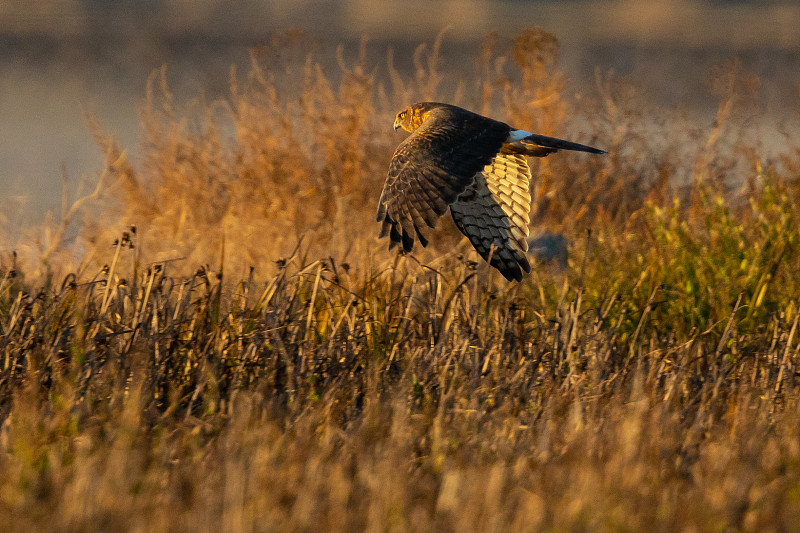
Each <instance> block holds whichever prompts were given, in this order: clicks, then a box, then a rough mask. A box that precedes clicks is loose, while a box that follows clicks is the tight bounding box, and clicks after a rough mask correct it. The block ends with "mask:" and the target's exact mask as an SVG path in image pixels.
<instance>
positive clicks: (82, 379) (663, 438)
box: [0, 30, 800, 531]
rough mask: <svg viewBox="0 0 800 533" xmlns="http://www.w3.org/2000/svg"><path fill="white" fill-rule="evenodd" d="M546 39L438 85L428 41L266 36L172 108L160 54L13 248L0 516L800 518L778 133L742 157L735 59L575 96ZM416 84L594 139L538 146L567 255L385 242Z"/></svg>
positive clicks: (526, 41)
mask: <svg viewBox="0 0 800 533" xmlns="http://www.w3.org/2000/svg"><path fill="white" fill-rule="evenodd" d="M556 44H557V43H556V42H555V40H554V39H553V38H552V37H551V36H548V35H546V34H544V33H543V32H541V31H540V30H532V31H531V32H527V33H525V34H524V35H522V36H520V38H519V39H517V40H516V41H515V43H514V44H513V45H512V46H513V48H512V49H511V50H498V48H499V45H497V44H496V43H494V44H493V43H491V42H489V43H487V47H486V49H485V51H484V54H483V56H482V59H481V60H480V61H478V63H477V65H478V67H477V69H476V73H475V76H476V77H475V78H468V77H467V78H465V80H463V83H461V84H460V85H459V84H455V85H454V86H455V90H456V91H457V92H456V93H447V92H445V91H446V89H445V88H442V87H440V86H439V85H438V82H437V81H436V75H435V72H436V65H437V61H438V59H437V58H436V57H435V56H429V55H427V54H426V50H420V51H419V52H418V54H417V76H416V77H415V78H413V79H409V78H408V77H404V76H403V75H402V74H400V73H399V72H398V71H396V70H393V69H386V70H385V73H386V74H387V76H381V75H379V73H378V70H377V69H378V66H376V65H369V64H367V63H366V60H365V59H363V58H362V59H361V60H360V61H358V62H357V63H356V64H353V65H348V64H346V63H345V62H344V60H342V63H341V65H340V69H339V71H337V72H335V73H330V72H327V73H326V72H325V71H324V69H323V68H322V66H321V65H319V64H317V63H316V62H315V59H314V56H313V55H308V59H305V58H306V54H305V49H304V48H303V47H302V43H301V44H300V49H299V50H300V51H301V52H302V53H300V54H299V57H301V58H302V59H301V60H300V61H299V62H290V63H288V64H287V63H281V61H283V60H281V59H280V57H279V56H280V54H277V55H270V54H268V53H265V52H264V51H261V52H260V53H259V52H255V53H254V55H253V64H252V68H251V70H250V72H249V73H247V74H246V75H243V74H242V73H235V72H233V73H232V75H231V80H232V81H231V94H230V96H229V98H227V99H226V100H225V101H222V102H213V103H207V102H203V101H202V100H198V101H196V102H192V103H190V104H189V105H188V106H186V107H179V106H178V105H177V104H175V98H174V97H173V95H171V94H170V92H169V90H168V88H167V86H166V83H165V82H164V76H163V73H156V74H155V75H154V76H153V78H152V80H151V84H150V90H149V92H148V94H147V102H146V104H145V106H144V107H143V109H142V124H143V137H144V140H143V151H142V153H143V155H142V158H141V159H140V160H133V161H132V160H130V159H129V158H128V157H127V156H126V152H125V151H124V150H123V148H122V147H120V146H118V145H117V144H116V143H115V141H114V140H113V139H112V138H110V137H108V136H107V135H106V134H104V133H103V131H102V128H101V127H100V125H98V124H96V123H92V130H93V133H94V134H95V135H96V138H97V139H98V143H99V144H100V146H101V147H102V148H103V150H104V153H106V154H107V164H106V168H105V170H104V172H103V177H102V179H101V181H100V185H98V187H99V188H92V189H90V192H88V193H83V194H82V195H80V197H82V198H84V197H85V198H86V200H85V201H84V202H83V205H78V206H77V207H75V208H74V209H73V208H70V207H69V206H65V209H64V218H63V220H62V221H58V222H53V223H52V224H51V225H50V226H49V227H46V228H43V229H42V228H38V229H31V230H30V233H29V234H30V235H43V234H44V233H35V232H36V231H38V232H45V231H49V234H48V235H49V237H48V238H47V239H44V238H40V239H39V241H38V245H37V242H36V240H35V239H32V240H30V241H19V242H18V243H16V244H17V246H15V248H16V249H17V250H18V252H19V253H18V254H16V255H11V254H10V253H6V252H4V255H3V256H2V268H0V449H1V450H2V453H0V473H2V475H1V476H0V523H2V524H13V528H14V529H15V530H20V531H22V530H45V529H52V530H80V531H85V530H106V531H108V530H146V531H185V530H230V531H298V530H318V531H354V530H390V529H391V530H398V531H429V530H436V531H474V530H479V531H486V530H498V531H532V530H533V531H539V530H551V531H573V530H574V531H599V530H602V531H605V530H612V531H617V530H621V531H643V530H664V531H681V530H700V531H705V530H727V529H733V530H745V531H765V530H780V529H791V528H793V527H796V524H797V523H798V521H799V520H800V499H798V494H800V493H798V486H800V440H799V439H800V435H799V434H798V427H800V424H798V422H800V417H799V415H800V402H798V399H799V397H800V395H799V394H798V392H799V391H800V389H799V388H798V383H797V363H798V351H799V350H800V332H798V294H800V291H799V290H800V278H798V276H797V272H798V271H800V264H798V259H799V257H800V256H798V249H797V248H798V238H800V237H798V236H799V235H800V232H799V230H800V227H799V226H798V220H797V219H796V216H795V213H796V210H797V205H798V199H799V198H800V195H799V194H798V193H799V192H800V189H798V187H797V182H796V178H797V172H796V171H797V169H798V168H800V164H798V155H797V154H798V153H799V152H798V151H797V147H796V146H788V147H787V149H786V150H785V151H784V156H783V160H782V162H781V163H780V164H777V163H775V162H771V161H766V160H762V158H760V157H759V152H758V146H757V145H754V144H752V143H750V142H749V141H750V138H749V137H748V127H747V125H748V123H747V121H746V120H744V118H742V117H744V116H745V113H744V111H743V110H745V109H746V106H747V105H748V103H747V102H748V101H749V100H748V98H749V97H748V93H747V91H750V90H754V87H753V86H752V84H751V83H749V82H748V80H747V79H746V77H742V75H741V73H739V72H738V71H737V70H736V67H735V65H734V66H733V67H732V68H729V69H728V70H726V71H724V72H722V73H721V74H720V75H719V77H718V79H719V80H721V83H720V84H718V85H719V95H720V99H721V103H720V106H719V113H718V116H717V121H716V123H715V124H714V125H713V127H708V125H706V127H701V126H698V125H696V124H693V123H691V121H689V119H687V118H686V117H685V116H683V115H681V114H680V113H679V112H675V113H671V114H670V115H669V117H668V120H667V119H665V120H663V121H655V122H653V121H652V120H651V119H650V117H652V116H653V115H651V114H650V113H649V111H650V110H649V108H648V105H649V104H648V103H647V102H646V100H644V99H642V98H641V96H640V95H638V93H637V92H636V90H635V88H633V87H631V86H630V84H627V83H625V82H623V81H619V80H616V79H615V78H614V77H613V76H610V75H606V74H603V73H599V74H598V77H597V87H596V91H595V93H593V94H591V95H582V98H581V99H579V100H578V99H573V98H571V95H569V94H568V92H567V91H568V89H567V83H566V80H564V79H563V78H562V77H560V76H559V75H558V71H557V63H556V61H555V57H550V56H549V55H548V54H554V53H555V51H556V50H557V46H556ZM365 46H366V45H365ZM436 48H437V47H436V46H433V47H432V49H436ZM294 53H295V55H298V54H297V50H295V52H294ZM287 55H291V54H287ZM509 55H510V56H511V57H512V58H513V59H512V60H511V61H505V60H503V59H502V57H506V56H509ZM265 58H271V59H269V61H272V62H273V63H272V64H265V62H266V61H267V59H265ZM481 61H482V62H483V63H481ZM481 65H482V66H481ZM381 67H382V66H381ZM520 69H522V70H520ZM542 69H543V70H542ZM384 78H385V79H388V80H390V81H389V83H388V84H387V83H386V82H384V81H382V80H384ZM334 79H336V80H337V81H333V80H334ZM726 81H727V83H722V82H726ZM458 87H460V88H458ZM426 91H428V92H430V91H433V94H434V96H436V97H438V99H449V100H455V103H459V104H462V105H467V106H470V107H473V108H474V109H476V110H479V111H483V112H486V110H487V109H493V110H495V112H496V114H497V115H498V116H506V117H508V118H512V117H513V118H514V122H515V124H520V125H522V122H520V118H519V117H530V120H536V125H537V126H539V127H541V128H544V129H545V130H547V131H541V133H547V134H563V133H564V132H565V131H566V130H568V129H569V128H575V132H576V135H568V136H569V137H570V138H574V139H576V140H578V141H584V142H590V143H594V144H597V145H599V146H602V147H606V148H609V149H610V150H611V154H610V156H609V157H608V158H607V159H605V160H598V159H594V158H586V157H580V156H568V157H564V158H559V159H552V160H551V161H547V166H545V165H538V166H537V167H536V168H535V171H539V172H542V173H544V175H545V176H546V177H547V179H546V180H541V181H540V182H539V183H538V186H539V187H540V190H538V191H537V192H538V194H537V195H536V198H537V199H538V200H537V203H536V205H534V206H533V209H534V213H535V216H536V221H537V224H539V225H541V226H543V227H548V228H550V229H552V230H555V231H561V232H564V233H566V234H567V235H568V236H569V237H570V240H571V242H572V243H573V244H572V249H571V254H570V262H569V265H568V266H567V268H566V269H564V271H563V272H559V273H554V272H551V271H548V270H545V269H541V270H535V272H534V273H533V274H532V275H531V276H530V277H529V278H527V279H526V280H525V281H524V282H523V283H520V284H511V283H506V282H505V281H504V280H502V278H501V277H500V276H499V275H497V274H496V273H493V272H492V271H491V269H489V268H488V267H487V266H486V265H485V264H484V263H482V262H480V260H479V259H478V258H477V257H476V256H475V255H474V254H473V253H472V252H470V248H469V247H468V246H464V245H463V243H461V244H459V240H458V237H457V234H456V233H455V231H454V229H453V228H448V227H447V226H446V225H444V227H443V228H441V229H440V230H439V231H440V236H438V237H437V239H435V240H432V242H436V243H440V244H438V247H436V246H434V247H433V248H432V249H431V250H426V251H424V252H419V253H418V254H415V255H413V256H399V255H397V254H396V253H394V252H391V253H390V252H389V251H387V250H386V249H385V246H384V244H385V243H381V242H379V241H378V240H377V238H376V237H377V231H378V227H377V224H375V223H374V214H375V205H376V201H377V198H378V195H379V192H380V187H381V184H382V182H383V179H384V174H385V171H386V165H387V163H388V161H389V158H390V156H391V153H392V151H393V149H394V147H395V146H396V144H397V143H398V142H399V139H400V138H399V137H396V136H394V134H393V131H392V128H391V123H392V117H393V116H394V113H395V112H396V111H397V109H399V108H401V107H402V106H403V105H405V104H407V103H408V102H412V101H417V100H421V99H423V98H421V96H422V95H424V94H425V93H426ZM418 96H419V98H418ZM459 100H461V101H459ZM659 116H660V115H659ZM581 136H582V138H581ZM654 139H657V141H654ZM739 178H742V179H740V180H739V182H738V184H737V186H736V187H735V188H733V187H730V184H731V183H732V181H731V180H735V179H739ZM90 205H91V208H89V207H90ZM81 217H83V218H82V219H81ZM78 226H79V230H77V233H76V234H75V235H74V237H72V240H71V241H70V240H69V239H68V238H67V235H68V233H69V231H68V228H75V227H78ZM587 230H591V231H590V232H589V231H587ZM0 235H4V234H3V233H0ZM68 241H69V242H68ZM4 249H5V248H4ZM476 259H477V261H476ZM251 266H252V267H253V268H252V269H251V268H250V267H251Z"/></svg>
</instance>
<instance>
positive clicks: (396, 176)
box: [378, 106, 511, 252]
mask: <svg viewBox="0 0 800 533" xmlns="http://www.w3.org/2000/svg"><path fill="white" fill-rule="evenodd" d="M510 129H511V128H509V126H508V125H506V124H504V123H502V122H498V121H495V120H492V119H489V118H486V117H482V116H480V115H477V114H475V113H472V112H470V111H467V110H465V109H460V108H456V107H451V106H446V107H442V108H436V109H433V110H432V111H431V112H430V115H429V116H428V118H427V120H426V121H425V123H424V124H423V125H422V126H420V127H419V128H418V129H417V130H416V131H415V132H414V133H412V134H411V135H410V136H409V137H408V138H407V139H406V140H405V141H403V142H402V143H401V144H400V146H398V147H397V150H396V151H395V153H394V156H393V157H392V161H391V163H390V165H389V175H388V177H387V178H386V183H385V184H384V186H383V193H382V194H381V198H380V202H379V206H378V221H379V222H382V223H383V225H382V227H381V234H380V236H381V237H384V236H386V235H389V237H390V239H391V241H392V244H391V245H392V246H394V245H396V244H397V243H402V244H403V249H404V250H405V251H407V252H409V251H411V249H412V248H413V247H414V241H415V238H417V239H419V241H420V243H421V244H422V245H423V246H426V245H427V244H428V240H427V237H426V236H425V234H426V231H427V228H433V227H435V226H436V224H437V221H438V219H439V217H440V216H442V215H443V214H444V213H445V211H447V208H448V206H450V204H452V203H453V202H455V201H456V200H457V199H458V197H459V195H460V194H461V193H463V192H464V191H465V190H466V188H467V187H468V186H470V185H471V184H472V183H473V181H474V179H475V174H476V173H478V172H479V171H480V170H481V169H482V168H483V167H484V166H485V165H487V164H489V163H490V162H491V161H492V159H493V158H494V156H495V155H497V153H498V151H499V150H500V148H501V147H502V146H503V142H504V141H505V140H506V139H507V138H508V132H509V131H510Z"/></svg>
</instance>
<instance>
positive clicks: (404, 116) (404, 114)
mask: <svg viewBox="0 0 800 533" xmlns="http://www.w3.org/2000/svg"><path fill="white" fill-rule="evenodd" d="M404 118H406V112H405V111H403V112H402V113H400V120H403V119H404Z"/></svg>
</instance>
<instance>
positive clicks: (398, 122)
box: [394, 117, 400, 131]
mask: <svg viewBox="0 0 800 533" xmlns="http://www.w3.org/2000/svg"><path fill="white" fill-rule="evenodd" d="M398 129H400V120H398V119H397V117H395V119H394V131H397V130H398Z"/></svg>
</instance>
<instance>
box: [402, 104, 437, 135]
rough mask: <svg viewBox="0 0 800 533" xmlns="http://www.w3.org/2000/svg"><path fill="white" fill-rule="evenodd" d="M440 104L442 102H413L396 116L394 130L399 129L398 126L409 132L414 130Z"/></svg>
mask: <svg viewBox="0 0 800 533" xmlns="http://www.w3.org/2000/svg"><path fill="white" fill-rule="evenodd" d="M440 105H442V104H438V103H436V102H422V103H419V104H411V105H410V106H408V107H406V108H405V109H403V110H402V111H400V112H399V113H398V114H397V115H396V116H395V117H394V130H395V131H397V129H398V128H403V129H404V130H406V131H407V132H413V131H414V130H415V129H417V128H419V127H420V126H422V123H423V122H425V119H426V118H428V115H429V114H430V112H431V110H432V109H433V108H435V107H438V106H440Z"/></svg>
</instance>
